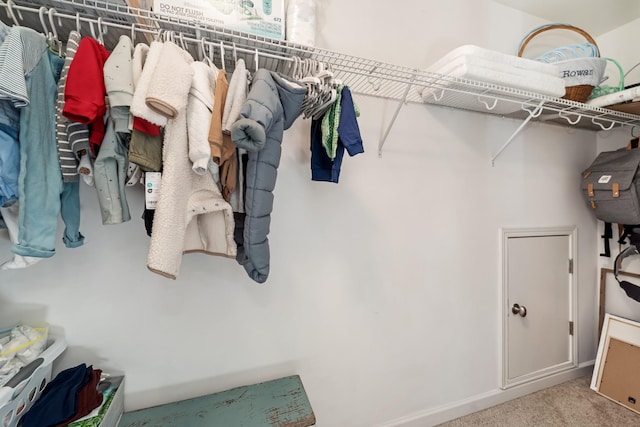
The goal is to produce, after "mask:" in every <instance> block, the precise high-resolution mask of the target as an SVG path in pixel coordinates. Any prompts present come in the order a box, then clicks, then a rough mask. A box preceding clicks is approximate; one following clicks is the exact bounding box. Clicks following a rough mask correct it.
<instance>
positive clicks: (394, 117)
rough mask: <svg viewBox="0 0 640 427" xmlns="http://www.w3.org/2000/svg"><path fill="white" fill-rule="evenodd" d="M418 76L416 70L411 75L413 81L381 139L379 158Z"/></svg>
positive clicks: (408, 84)
mask: <svg viewBox="0 0 640 427" xmlns="http://www.w3.org/2000/svg"><path fill="white" fill-rule="evenodd" d="M416 74H418V70H414V72H413V74H412V75H411V80H409V83H407V87H406V88H405V89H404V93H403V94H402V99H401V100H400V102H399V103H398V108H396V111H395V113H394V114H393V117H391V122H390V123H389V126H388V127H387V130H386V131H385V132H384V135H382V138H381V139H380V142H379V143H378V157H382V146H383V145H384V142H385V141H386V139H387V136H389V132H390V131H391V128H392V127H393V123H394V122H395V121H396V119H397V118H398V114H400V109H401V108H402V106H403V105H404V104H406V102H407V95H409V89H411V86H413V82H414V81H415V79H416Z"/></svg>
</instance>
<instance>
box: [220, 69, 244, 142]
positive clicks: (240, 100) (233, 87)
mask: <svg viewBox="0 0 640 427" xmlns="http://www.w3.org/2000/svg"><path fill="white" fill-rule="evenodd" d="M247 73H248V72H247V67H246V66H245V63H244V60H243V59H242V58H240V59H238V61H237V62H236V67H235V69H234V70H233V74H232V75H231V80H230V81H229V89H228V90H227V96H226V99H225V102H224V111H223V112H222V132H224V133H226V134H227V135H228V134H230V133H231V125H232V124H233V123H234V122H235V121H236V120H238V119H239V118H240V110H241V109H242V107H243V106H244V103H245V101H246V100H247V91H248V87H249V81H248V75H247Z"/></svg>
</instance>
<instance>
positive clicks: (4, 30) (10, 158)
mask: <svg viewBox="0 0 640 427" xmlns="http://www.w3.org/2000/svg"><path fill="white" fill-rule="evenodd" d="M11 31H12V30H11V28H10V27H8V26H7V25H5V24H4V23H3V22H0V44H2V43H4V40H5V38H6V37H7V35H8V34H9V33H10V32H11ZM0 71H1V70H0ZM19 132H20V112H19V111H18V109H17V107H16V106H14V104H13V102H12V101H10V100H9V99H0V207H3V206H5V207H7V206H11V205H12V204H14V203H15V202H16V201H17V200H18V176H19V174H20V144H19V142H18V134H19Z"/></svg>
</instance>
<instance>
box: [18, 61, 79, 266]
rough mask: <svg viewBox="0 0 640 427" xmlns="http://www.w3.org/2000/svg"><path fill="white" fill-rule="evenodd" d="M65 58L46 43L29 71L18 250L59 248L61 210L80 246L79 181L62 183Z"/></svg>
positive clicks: (69, 239) (42, 254) (47, 253)
mask: <svg viewBox="0 0 640 427" xmlns="http://www.w3.org/2000/svg"><path fill="white" fill-rule="evenodd" d="M63 64H64V58H60V57H58V56H57V55H55V54H53V53H51V52H49V51H48V50H46V49H45V51H44V53H43V55H42V58H41V59H40V61H39V62H38V65H36V67H35V68H34V69H33V70H32V71H31V73H29V74H28V75H27V76H26V83H27V89H28V93H29V98H30V99H31V100H32V102H31V103H30V104H29V105H28V106H26V107H24V108H23V109H22V113H21V116H20V176H19V196H20V210H19V216H18V222H19V229H18V243H17V244H15V245H14V246H13V249H12V250H13V252H14V253H16V254H18V255H23V256H32V257H39V258H48V257H51V256H53V255H54V254H55V239H56V232H57V226H58V216H59V215H60V214H62V218H63V220H64V222H65V225H66V230H65V233H64V235H65V237H64V239H63V240H64V242H65V244H66V245H67V246H68V247H76V246H80V245H82V243H83V239H84V237H83V236H82V234H80V231H79V226H80V197H79V195H78V189H79V183H77V182H76V183H68V185H63V182H62V172H61V171H60V164H59V162H58V149H57V145H56V136H55V114H54V111H55V109H54V108H53V106H54V105H55V100H56V96H57V82H58V79H59V77H60V71H61V69H62V65H63Z"/></svg>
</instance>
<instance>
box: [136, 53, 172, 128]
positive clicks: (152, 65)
mask: <svg viewBox="0 0 640 427" xmlns="http://www.w3.org/2000/svg"><path fill="white" fill-rule="evenodd" d="M163 45H164V43H163V42H161V41H157V40H154V41H153V42H151V46H149V52H148V53H147V56H146V60H145V61H144V67H143V68H142V73H141V74H140V78H139V79H138V81H137V83H136V88H135V91H134V93H133V99H132V100H131V114H133V115H134V116H136V117H140V118H141V119H145V120H147V121H148V122H151V123H153V124H154V125H157V126H165V125H166V124H167V117H166V116H163V115H162V114H160V113H158V112H156V111H154V110H152V109H151V108H149V107H148V106H147V103H146V99H147V91H148V90H149V84H150V83H151V78H152V76H153V72H154V71H155V69H156V66H157V64H158V61H159V60H160V57H161V55H162V46H163ZM134 53H135V52H134ZM133 66H134V67H135V66H136V65H135V61H134V65H133ZM134 79H135V77H134Z"/></svg>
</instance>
